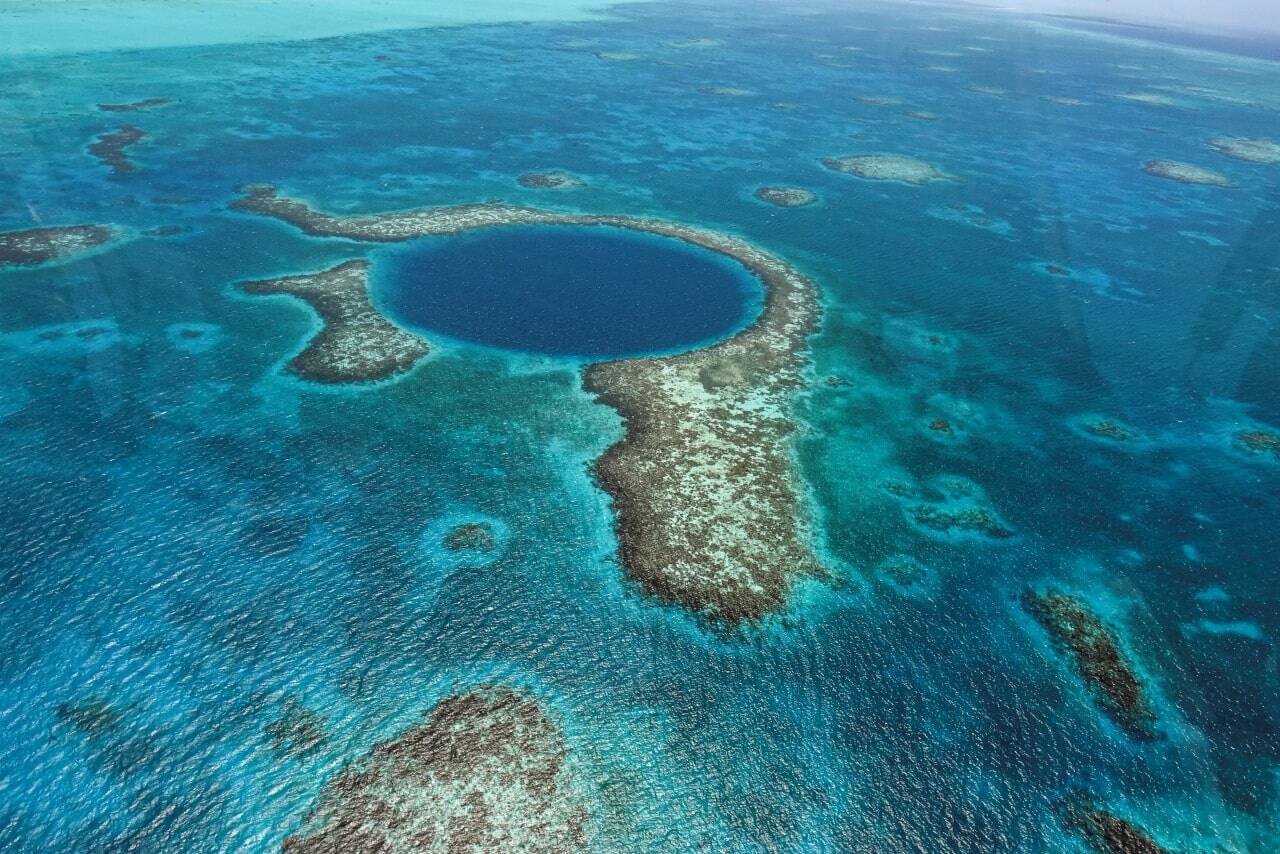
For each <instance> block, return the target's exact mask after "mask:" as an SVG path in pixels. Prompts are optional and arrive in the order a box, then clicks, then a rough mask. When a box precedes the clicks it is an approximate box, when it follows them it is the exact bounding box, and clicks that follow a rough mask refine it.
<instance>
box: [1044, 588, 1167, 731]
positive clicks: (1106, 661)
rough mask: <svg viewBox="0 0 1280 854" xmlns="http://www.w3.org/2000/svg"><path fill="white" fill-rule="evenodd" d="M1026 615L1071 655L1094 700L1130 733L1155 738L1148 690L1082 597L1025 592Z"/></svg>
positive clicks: (1106, 628) (1114, 638)
mask: <svg viewBox="0 0 1280 854" xmlns="http://www.w3.org/2000/svg"><path fill="white" fill-rule="evenodd" d="M1022 601H1023V605H1024V606H1025V607H1026V609H1027V612H1028V613H1029V614H1031V616H1033V617H1035V619H1036V621H1037V622H1039V623H1040V625H1041V626H1043V627H1044V629H1045V631H1046V632H1048V633H1049V637H1050V638H1052V640H1053V642H1054V645H1055V646H1057V647H1058V648H1059V649H1061V650H1062V651H1063V652H1065V653H1066V654H1067V655H1069V656H1070V657H1071V660H1072V662H1073V664H1074V665H1075V669H1076V672H1077V673H1078V674H1080V678H1081V679H1083V680H1084V682H1085V684H1086V685H1088V687H1089V690H1090V692H1091V693H1092V694H1093V697H1094V700H1095V702H1096V703H1097V704H1098V706H1099V707H1100V708H1101V709H1102V710H1103V711H1104V712H1106V713H1107V715H1108V716H1109V717H1110V718H1111V719H1112V720H1114V721H1115V722H1116V723H1117V724H1119V725H1120V726H1121V727H1123V728H1124V729H1125V730H1126V731H1127V732H1128V733H1129V734H1130V735H1133V736H1135V737H1137V738H1139V739H1151V738H1154V736H1155V729H1154V724H1155V720H1156V716H1155V712H1154V711H1152V708H1151V701H1150V700H1149V699H1148V697H1147V690H1146V687H1145V686H1144V685H1143V684H1142V680H1141V678H1140V677H1139V676H1138V673H1137V671H1136V670H1134V667H1133V664H1132V662H1130V661H1129V657H1128V656H1127V655H1126V654H1125V652H1124V650H1123V649H1122V648H1121V646H1120V640H1119V638H1117V637H1116V634H1115V632H1114V631H1113V630H1112V628H1111V627H1110V626H1108V625H1107V624H1106V623H1104V622H1103V621H1102V618H1100V617H1099V616H1098V615H1097V614H1095V613H1094V612H1093V610H1092V609H1091V608H1090V607H1089V606H1088V605H1087V604H1086V603H1085V602H1084V601H1083V600H1081V599H1079V598H1078V597H1075V596H1071V595H1069V594H1066V593H1058V592H1054V591H1049V592H1046V593H1037V592H1035V591H1027V592H1026V593H1025V594H1024V596H1023V600H1022Z"/></svg>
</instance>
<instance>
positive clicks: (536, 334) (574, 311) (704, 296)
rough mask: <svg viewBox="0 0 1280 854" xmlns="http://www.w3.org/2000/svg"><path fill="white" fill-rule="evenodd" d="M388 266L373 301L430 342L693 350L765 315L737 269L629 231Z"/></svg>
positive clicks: (506, 232)
mask: <svg viewBox="0 0 1280 854" xmlns="http://www.w3.org/2000/svg"><path fill="white" fill-rule="evenodd" d="M415 243H417V242H416V241H415ZM388 254H390V255H391V257H390V258H388V259H387V260H386V261H382V262H380V263H379V267H380V268H381V269H380V270H379V271H378V272H376V273H375V274H374V275H375V278H376V281H377V285H376V286H375V288H374V298H375V300H377V301H378V302H379V303H380V304H381V305H382V306H383V307H384V310H385V311H386V312H387V313H388V314H389V316H391V317H393V318H395V319H396V320H397V321H399V322H400V323H402V324H403V325H406V326H410V327H413V328H417V329H421V330H423V331H424V332H425V333H426V334H427V335H428V336H430V335H431V334H432V333H435V334H437V335H444V336H447V337H449V338H456V339H461V340H463V341H470V342H472V343H477V344H485V345H488V346H491V347H499V348H502V349H507V350H514V351H517V352H522V353H544V354H554V355H564V356H581V357H592V358H602V357H613V356H634V355H642V354H647V353H663V352H671V351H674V350H687V349H691V348H693V347H694V346H696V345H699V344H704V343H706V342H708V341H711V340H714V339H718V338H724V337H728V335H730V334H732V333H733V332H735V331H737V330H738V329H739V328H741V327H743V326H745V325H746V324H747V323H748V322H749V321H750V320H752V319H753V318H754V317H755V315H756V314H757V313H758V312H759V304H760V286H759V283H758V282H756V281H755V279H754V278H753V277H752V276H751V274H750V273H748V272H747V270H746V269H745V268H743V267H741V266H739V265H738V264H737V263H736V262H733V261H730V260H729V259H727V258H721V257H718V256H716V255H714V254H712V253H711V252H708V251H707V250H703V249H695V248H694V247H691V246H687V245H686V244H682V243H680V242H678V241H676V240H673V239H671V238H661V237H653V236H650V235H644V234H630V233H627V232H625V231H622V230H621V229H607V228H598V227H597V228H585V227H579V228H570V227H566V226H543V227H540V228H534V227H528V226H526V227H524V228H514V229H502V230H500V231H498V232H492V231H490V232H480V233H478V234H468V235H463V236H455V237H449V238H444V239H434V240H428V241H425V242H423V243H422V244H421V245H413V244H410V246H408V247H406V248H403V249H399V250H398V251H394V252H392V253H388Z"/></svg>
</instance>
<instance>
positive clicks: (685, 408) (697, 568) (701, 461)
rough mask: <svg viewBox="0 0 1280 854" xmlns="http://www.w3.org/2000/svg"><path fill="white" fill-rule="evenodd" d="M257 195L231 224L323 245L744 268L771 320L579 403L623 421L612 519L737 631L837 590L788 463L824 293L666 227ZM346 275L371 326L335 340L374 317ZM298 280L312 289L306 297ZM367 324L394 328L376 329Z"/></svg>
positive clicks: (773, 262)
mask: <svg viewBox="0 0 1280 854" xmlns="http://www.w3.org/2000/svg"><path fill="white" fill-rule="evenodd" d="M246 192H247V195H246V196H245V197H244V198H242V199H240V200H238V201H236V202H234V203H233V207H234V208H236V209H238V210H241V211H245V212H248V213H253V214H258V215H260V216H269V217H275V218H277V219H281V220H284V221H285V222H289V223H292V224H293V225H295V226H297V227H298V228H300V229H302V230H303V231H304V232H306V233H308V234H312V235H317V236H328V237H345V238H348V239H352V240H365V241H375V242H388V241H399V240H410V239H413V238H417V237H424V236H426V235H431V234H456V233H460V232H465V231H468V230H470V229H475V228H485V227H492V226H510V225H555V224H561V225H578V226H600V227H609V228H625V229H631V230H635V231H642V232H646V233H649V234H654V235H658V236H660V237H670V238H674V239H676V240H682V241H684V242H686V243H689V244H692V245H694V246H699V247H701V248H703V249H706V250H709V251H711V252H716V253H719V254H721V255H724V256H727V257H729V258H731V259H733V260H735V261H737V262H738V263H740V264H742V265H743V266H744V267H746V268H747V269H748V270H750V271H751V272H752V273H754V274H755V275H756V277H757V278H758V279H759V280H760V282H761V284H762V285H763V287H764V290H765V305H764V310H763V311H762V312H761V314H760V316H759V317H758V318H757V319H756V321H755V322H754V323H753V324H751V325H750V326H749V327H747V328H746V329H743V330H742V331H740V332H738V333H737V334H735V335H733V336H732V337H730V338H728V339H726V340H724V341H721V342H719V343H717V344H714V345H711V346H708V347H704V348H702V349H699V350H693V351H690V352H687V353H681V354H679V355H675V356H666V357H661V358H647V359H622V360H616V361H611V362H603V363H597V364H593V365H589V366H587V367H586V368H585V370H584V371H583V385H584V387H585V388H586V389H587V390H588V391H590V392H592V393H594V394H596V395H597V396H598V398H599V399H600V400H601V401H602V402H603V403H606V404H608V405H609V406H612V407H613V408H614V409H615V410H617V411H618V412H619V413H620V414H621V415H622V417H623V419H624V421H625V428H626V430H625V435H624V437H623V439H622V440H621V441H619V442H618V443H617V444H615V445H614V446H613V447H611V448H609V449H608V450H607V451H606V452H605V454H604V455H603V456H602V457H601V458H600V460H599V461H598V462H597V465H596V476H597V478H598V479H599V482H600V484H601V485H602V487H603V488H604V489H605V490H606V491H607V492H608V493H609V494H610V495H611V496H612V497H613V499H614V502H615V506H616V508H617V512H618V536H619V540H620V545H621V552H622V563H623V566H624V568H625V569H626V570H627V572H628V573H630V574H631V576H632V577H633V578H635V579H636V580H637V581H638V582H640V584H641V585H642V586H643V587H644V589H645V590H647V591H648V592H650V593H653V594H655V595H657V596H658V597H660V598H662V599H664V600H666V601H669V602H672V603H675V604H678V605H682V606H684V607H686V608H688V609H690V610H692V611H694V612H697V613H698V614H700V615H702V616H704V617H707V618H709V619H711V620H714V621H717V622H719V623H722V624H726V625H736V624H739V623H742V622H743V621H756V620H758V619H760V618H762V617H765V616H767V615H769V614H771V613H773V612H776V611H778V610H780V609H781V608H782V607H783V606H784V605H785V603H786V597H787V594H788V593H789V591H790V590H791V588H792V586H793V584H794V583H795V582H796V581H798V580H799V579H800V578H803V577H806V576H808V577H819V578H825V577H827V575H828V573H827V571H826V569H825V567H823V566H822V564H821V563H820V562H819V560H818V559H817V557H816V555H815V554H814V552H813V548H812V545H811V543H812V537H811V532H810V526H809V525H810V522H809V519H810V517H809V514H808V511H807V506H806V505H805V504H804V502H803V500H802V497H801V496H802V494H803V491H802V490H801V489H800V488H799V484H798V483H797V475H796V473H795V472H794V470H793V465H792V458H791V435H792V433H793V430H794V427H793V424H792V421H791V417H790V407H791V401H792V397H793V394H794V393H795V392H796V391H797V390H798V389H799V388H800V386H801V371H802V369H803V367H804V365H805V363H806V353H807V343H806V342H807V338H808V336H809V334H810V333H811V332H813V331H814V329H815V328H816V326H817V321H818V312H819V307H818V299H817V288H816V286H815V285H814V283H813V282H812V281H811V280H810V279H809V278H808V277H807V276H805V275H804V274H802V273H800V272H799V271H798V270H796V269H795V268H794V267H792V266H791V265H790V264H788V263H787V262H786V261H784V260H782V259H781V258H778V257H777V256H774V255H771V254H769V253H768V252H765V251H764V250H762V249H760V248H758V247H756V246H754V245H753V244H751V243H748V242H747V241H745V240H742V239H740V238H737V237H733V236H731V235H727V234H723V233H721V232H717V231H711V230H709V229H704V228H698V227H694V226H689V225H682V224H679V223H672V222H666V221H664V220H658V219H650V218H638V217H629V216H612V215H595V214H571V213H563V212H558V211H550V210H543V209H539V208H529V207H517V206H513V205H503V204H473V205H459V206H453V207H439V208H422V209H418V210H409V211H401V212H392V213H386V214H381V215H369V216H350V217H335V216H330V215H328V214H325V213H322V212H319V211H316V210H313V209H312V208H310V207H309V206H307V205H306V204H304V203H302V202H299V201H295V200H292V199H288V198H284V197H282V196H280V195H279V194H278V193H277V192H276V190H275V188H273V187H269V186H263V185H258V186H253V187H249V188H247V191H246ZM350 263H351V262H349V264H348V265H343V268H348V272H347V273H346V274H345V275H346V276H348V277H349V279H348V281H347V283H346V285H345V286H344V287H343V290H344V292H347V293H350V294H353V295H355V294H357V293H358V295H359V306H360V310H359V311H354V312H353V314H352V315H343V314H341V313H340V312H338V311H333V312H330V313H327V314H326V312H325V311H321V314H322V315H323V316H325V317H326V320H328V321H329V326H330V327H331V326H334V325H338V326H342V325H345V324H346V323H347V322H349V321H348V320H347V319H346V318H347V317H348V316H355V317H363V313H362V312H363V311H364V307H365V306H369V304H368V298H367V294H365V291H364V287H363V284H364V282H363V279H364V267H363V266H361V267H359V268H352V267H350ZM361 263H362V262H361ZM343 268H337V269H339V270H341V269H343ZM333 272H334V271H330V273H331V274H332V273H333ZM321 275H322V276H323V275H327V274H321ZM315 278H316V277H313V276H304V277H295V278H294V279H293V280H290V279H285V280H275V281H274V282H269V283H265V285H259V289H263V288H265V289H266V292H272V293H274V292H280V291H285V292H290V293H297V292H298V291H302V292H303V293H299V294H298V295H299V296H303V294H306V295H307V296H304V297H303V298H307V299H309V301H310V295H311V294H313V293H316V292H317V291H323V290H324V289H325V286H323V285H319V284H318V283H315V282H309V281H305V280H312V279H315ZM297 279H302V280H304V283H303V285H302V287H298V282H297ZM291 281H292V284H288V286H287V287H282V286H281V285H280V284H278V283H279V282H286V283H289V282H291ZM357 283H358V285H359V286H358V287H357ZM318 310H319V309H318ZM368 310H369V311H371V312H374V313H375V314H376V310H375V309H373V308H372V307H371V306H370V307H369V308H368ZM369 324H370V326H369V328H371V329H373V328H379V329H380V328H381V327H380V326H379V324H387V325H388V326H390V328H391V329H394V328H395V327H394V326H391V325H390V323H389V322H388V321H386V320H385V319H384V318H381V317H379V318H378V319H377V321H374V320H372V319H370V321H369ZM328 329H329V327H326V332H327V331H328ZM377 334H378V335H380V334H381V332H379V333H377ZM324 335H325V333H321V336H317V341H318V340H319V339H320V338H321V337H322V336H324ZM331 335H332V336H333V337H334V338H336V340H338V341H343V340H349V341H352V343H354V342H355V340H356V339H361V338H363V335H362V334H361V335H357V336H356V338H355V339H351V338H348V337H347V336H349V335H351V333H349V332H344V331H341V330H339V331H335V332H333V333H331ZM376 337H377V336H376V335H375V339H376ZM314 344H315V342H313V345H314ZM423 346H425V345H423ZM357 349H362V348H357ZM334 352H335V350H334V347H332V346H330V347H322V348H317V347H315V346H312V345H309V346H308V347H307V349H306V350H305V351H304V352H303V353H302V354H301V355H300V356H299V357H298V359H299V360H303V362H304V363H303V365H302V367H303V368H304V369H307V368H308V360H306V359H304V357H307V356H308V355H310V356H312V357H314V359H312V360H311V361H312V362H313V363H314V365H313V367H314V368H315V369H316V370H319V371H323V370H325V368H324V365H325V363H326V362H328V361H329V359H328V358H327V357H326V354H332V353H334ZM295 361H297V360H295ZM360 373H361V372H360V371H358V370H357V371H356V372H355V374H356V376H357V377H359V376H360Z"/></svg>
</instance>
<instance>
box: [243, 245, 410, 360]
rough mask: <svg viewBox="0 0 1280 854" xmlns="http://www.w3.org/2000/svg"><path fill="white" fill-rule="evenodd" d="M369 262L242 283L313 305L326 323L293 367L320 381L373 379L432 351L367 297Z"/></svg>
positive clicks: (258, 291) (260, 291) (246, 287)
mask: <svg viewBox="0 0 1280 854" xmlns="http://www.w3.org/2000/svg"><path fill="white" fill-rule="evenodd" d="M368 273H369V262H368V261H348V262H346V263H345V264H339V265H338V266H337V267H333V268H332V269H329V270H325V271H323V272H320V273H314V274H311V275H306V276H285V277H283V278H280V279H265V280H261V281H255V282H243V283H241V285H240V289H241V290H243V291H244V292H245V293H247V294H253V295H256V296H267V295H272V294H289V295H290V296H294V297H297V298H298V299H300V300H302V301H303V302H305V303H307V304H308V305H310V306H311V307H312V308H313V309H315V312H316V314H318V315H320V319H321V320H322V321H324V327H323V328H322V329H321V330H320V332H318V333H317V334H316V335H315V336H314V337H313V338H312V339H311V340H310V341H308V342H307V344H306V346H305V347H304V348H303V350H302V352H301V353H299V354H298V355H296V356H294V357H293V358H292V359H290V360H289V365H288V368H289V370H290V371H291V372H292V373H294V374H296V375H297V376H299V377H301V378H303V379H306V380H311V381H312V382H317V383H361V382H375V381H377V380H384V379H387V378H389V377H393V376H395V375H397V374H401V373H404V372H405V371H407V370H409V369H410V368H412V367H413V365H414V363H415V362H417V361H418V359H420V358H422V357H423V356H425V355H426V354H427V351H428V350H429V349H430V348H429V347H428V346H427V343H426V342H425V341H423V340H422V339H421V338H419V337H418V336H416V335H413V334H411V333H409V332H406V331H404V330H403V329H401V328H400V327H398V326H396V325H395V324H394V323H392V322H391V321H389V320H387V319H386V318H385V317H383V316H382V314H381V312H379V311H378V310H377V309H376V308H374V307H373V303H372V302H371V301H370V299H369V288H368Z"/></svg>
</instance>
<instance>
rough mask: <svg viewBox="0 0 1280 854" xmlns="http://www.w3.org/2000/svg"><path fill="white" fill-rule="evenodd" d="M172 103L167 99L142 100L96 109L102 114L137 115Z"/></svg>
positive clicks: (105, 105) (101, 105)
mask: <svg viewBox="0 0 1280 854" xmlns="http://www.w3.org/2000/svg"><path fill="white" fill-rule="evenodd" d="M172 103H173V101H172V100H171V99H169V98H143V99H142V100H141V101H130V102H128V103H126V104H99V105H98V109H99V110H102V111H103V112H104V113H137V112H141V111H142V110H150V109H153V108H155V107H164V106H167V105H169V104H172Z"/></svg>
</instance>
